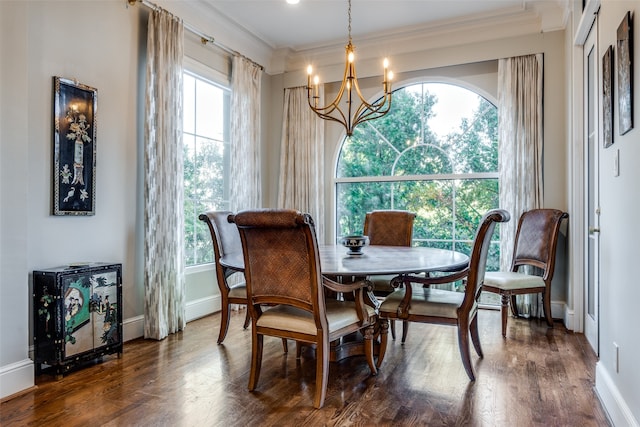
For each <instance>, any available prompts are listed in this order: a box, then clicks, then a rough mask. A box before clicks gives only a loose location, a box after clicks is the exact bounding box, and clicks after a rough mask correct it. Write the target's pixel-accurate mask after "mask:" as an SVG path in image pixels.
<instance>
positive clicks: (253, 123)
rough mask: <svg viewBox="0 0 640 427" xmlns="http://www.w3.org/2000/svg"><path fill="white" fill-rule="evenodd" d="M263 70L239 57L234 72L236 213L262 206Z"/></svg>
mask: <svg viewBox="0 0 640 427" xmlns="http://www.w3.org/2000/svg"><path fill="white" fill-rule="evenodd" d="M261 82H262V68H261V67H260V66H259V65H256V64H255V63H253V62H251V61H250V60H248V59H247V58H244V57H242V56H240V55H235V56H234V57H233V66H232V70H231V113H230V114H231V164H230V174H229V176H230V177H231V178H230V179H231V182H230V187H231V194H230V203H229V205H230V209H231V210H232V211H234V212H236V211H239V210H244V209H254V208H260V207H262V188H261V168H260V104H261V96H260V91H261Z"/></svg>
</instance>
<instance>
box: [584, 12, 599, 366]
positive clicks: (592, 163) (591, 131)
mask: <svg viewBox="0 0 640 427" xmlns="http://www.w3.org/2000/svg"><path fill="white" fill-rule="evenodd" d="M597 25H598V22H597V18H596V22H595V23H594V25H593V27H592V28H591V33H590V34H589V36H588V37H587V41H586V43H585V44H584V84H585V88H584V103H585V105H584V107H585V108H584V114H585V117H584V143H585V147H584V148H585V150H584V153H585V162H586V164H585V168H584V170H585V173H586V174H587V176H586V177H585V183H586V185H585V201H586V203H585V210H586V211H585V213H584V214H585V224H587V229H586V230H584V236H585V240H584V241H585V258H586V259H585V276H584V277H585V278H586V280H585V282H584V311H583V312H584V316H585V319H584V333H585V335H586V337H587V340H588V341H589V343H590V344H591V347H593V350H594V351H595V352H596V354H599V348H598V346H599V344H598V336H599V330H598V294H599V292H598V291H599V270H600V269H599V262H600V257H599V252H600V251H599V245H600V238H599V237H600V228H599V227H600V201H599V194H598V183H599V162H598V157H599V156H598V153H599V150H600V146H601V143H602V139H601V134H602V133H601V120H600V117H601V115H600V108H599V107H600V96H601V93H602V91H601V88H602V86H601V85H600V84H599V83H598V82H599V81H600V78H599V76H600V70H601V68H600V61H599V55H598V44H597V39H596V34H597Z"/></svg>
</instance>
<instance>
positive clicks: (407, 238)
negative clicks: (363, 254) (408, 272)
mask: <svg viewBox="0 0 640 427" xmlns="http://www.w3.org/2000/svg"><path fill="white" fill-rule="evenodd" d="M415 218H416V214H415V213H413V212H408V211H403V210H374V211H371V212H367V213H366V215H365V218H364V231H363V234H364V235H365V236H368V237H369V244H370V245H381V246H411V242H412V240H413V222H414V220H415ZM393 277H394V276H388V275H386V276H385V275H383V276H371V277H369V280H370V281H371V282H372V283H373V294H374V295H375V296H377V297H385V296H387V295H389V294H390V293H391V292H393V291H394V289H393V287H392V286H391V283H390V282H391V279H393ZM408 330H409V324H408V323H407V322H406V321H404V322H402V342H403V343H404V342H405V340H406V339H407V332H408ZM391 336H392V337H393V339H395V338H396V328H395V322H394V321H393V320H392V321H391Z"/></svg>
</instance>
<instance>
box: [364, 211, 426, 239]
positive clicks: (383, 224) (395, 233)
mask: <svg viewBox="0 0 640 427" xmlns="http://www.w3.org/2000/svg"><path fill="white" fill-rule="evenodd" d="M415 217H416V214H414V213H413V212H408V211H401V210H375V211H371V212H367V214H366V216H365V219H364V232H363V234H364V235H365V236H368V237H369V244H370V245H384V246H411V240H412V239H413V221H414V219H415Z"/></svg>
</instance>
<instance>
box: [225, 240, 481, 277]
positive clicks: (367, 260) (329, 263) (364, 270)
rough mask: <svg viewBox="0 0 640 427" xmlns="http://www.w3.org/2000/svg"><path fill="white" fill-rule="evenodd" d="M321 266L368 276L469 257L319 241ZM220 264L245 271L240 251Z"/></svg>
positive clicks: (452, 264) (454, 265) (453, 265)
mask: <svg viewBox="0 0 640 427" xmlns="http://www.w3.org/2000/svg"><path fill="white" fill-rule="evenodd" d="M319 250H320V269H321V271H322V274H324V275H327V276H371V275H398V274H412V273H428V272H432V271H456V270H461V269H463V268H464V267H466V266H467V264H468V263H469V257H468V256H467V255H465V254H463V253H461V252H456V251H451V250H447V249H436V248H424V247H416V246H411V247H406V246H377V245H371V246H365V247H364V248H363V249H362V255H349V254H348V253H347V252H348V249H347V248H345V247H344V246H341V245H320V246H319ZM220 264H222V265H223V266H225V267H227V268H231V269H233V270H236V271H244V259H243V258H242V253H232V254H225V255H224V256H223V257H222V258H221V259H220Z"/></svg>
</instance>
